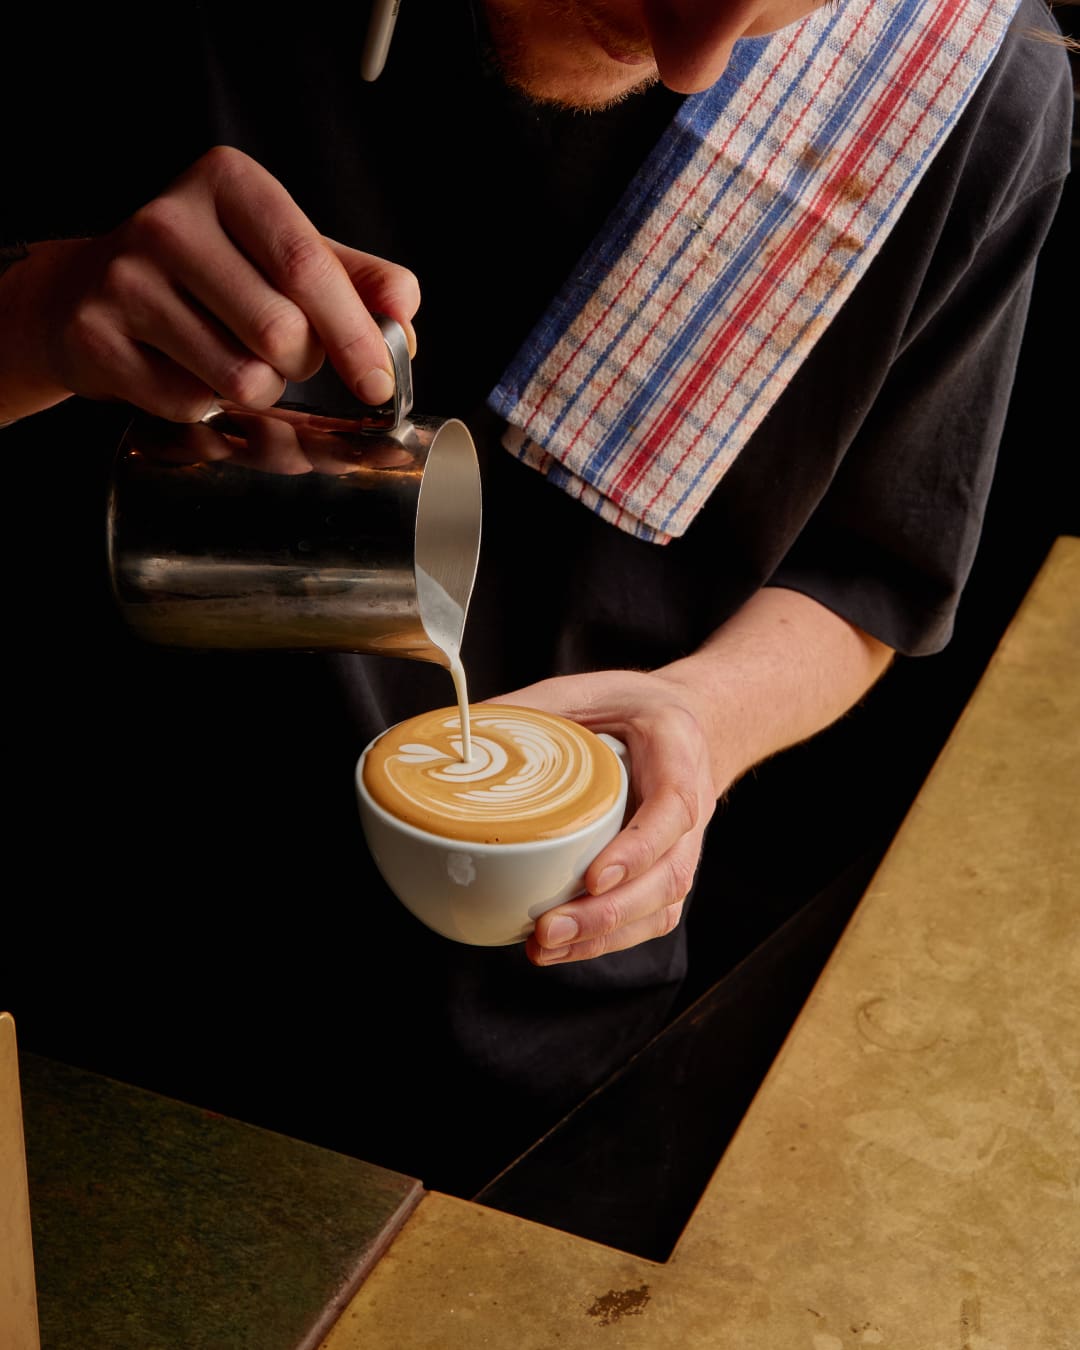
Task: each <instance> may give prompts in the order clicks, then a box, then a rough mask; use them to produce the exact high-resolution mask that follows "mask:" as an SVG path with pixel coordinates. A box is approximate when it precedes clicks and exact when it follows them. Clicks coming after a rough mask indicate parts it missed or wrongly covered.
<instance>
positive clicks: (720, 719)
mask: <svg viewBox="0 0 1080 1350" xmlns="http://www.w3.org/2000/svg"><path fill="white" fill-rule="evenodd" d="M892 656H893V652H892V649H891V648H889V647H887V646H886V645H885V644H884V643H882V642H879V641H878V640H877V639H876V638H873V637H871V636H870V635H869V634H868V633H864V632H863V631H862V630H861V629H859V628H856V627H855V626H854V625H852V624H850V623H848V622H847V621H846V620H845V619H843V618H841V617H840V616H839V615H837V614H835V613H833V612H832V611H831V610H829V609H826V608H825V606H824V605H821V604H819V603H818V602H817V601H816V600H813V599H811V598H810V597H809V596H806V595H803V594H801V593H800V592H798V591H791V590H785V589H781V588H779V587H767V588H765V589H763V590H761V591H759V592H758V593H757V595H755V596H754V597H753V598H752V599H751V600H749V601H748V602H747V603H746V604H745V605H744V606H743V607H742V609H740V610H739V611H738V613H736V614H735V615H733V616H732V618H731V619H729V620H728V621H727V622H726V623H724V624H723V625H722V626H721V627H720V628H718V629H717V630H716V632H715V633H713V635H712V636H711V637H710V638H709V639H708V640H707V641H706V642H705V643H704V644H703V645H702V646H701V647H700V648H699V649H698V650H697V651H696V652H695V653H694V654H693V655H692V656H689V657H686V658H684V659H683V660H680V661H675V662H673V663H672V664H671V665H668V666H664V667H662V668H660V669H659V670H657V671H655V672H654V673H655V674H656V675H657V676H659V677H660V678H661V679H664V680H670V681H672V682H674V683H676V684H678V685H680V686H681V687H682V689H683V690H685V691H686V693H687V694H688V695H689V701H690V703H691V705H692V707H693V708H694V710H695V712H696V714H697V716H698V718H699V720H700V721H701V723H702V731H703V733H704V735H705V739H706V742H707V744H708V748H709V757H710V761H711V765H712V773H713V781H714V784H715V787H716V791H717V795H718V796H719V795H721V794H722V793H723V792H724V791H726V790H727V788H728V787H730V786H731V784H732V783H734V782H735V780H736V779H738V778H739V777H741V776H742V774H744V773H745V772H746V771H747V770H748V769H750V768H752V767H753V766H754V765H755V764H758V763H760V762H761V761H762V760H764V759H767V758H768V757H769V756H770V755H773V754H775V753H776V752H777V751H779V750H783V749H785V748H786V747H788V746H791V745H795V744H797V743H798V742H799V741H803V740H806V739H807V738H808V737H810V736H813V735H814V734H815V733H816V732H818V731H821V730H823V729H824V728H825V727H827V726H829V725H830V723H832V722H834V721H835V720H836V719H837V718H839V717H841V716H842V715H843V714H844V713H845V712H847V711H848V710H849V709H850V708H852V707H853V706H854V705H855V704H856V703H857V702H858V701H859V699H860V698H862V696H863V695H864V694H865V693H866V692H867V690H868V689H870V687H871V686H872V685H873V684H874V683H875V681H876V680H877V679H878V678H879V677H880V676H881V675H882V674H883V673H884V671H885V670H886V669H887V667H888V665H889V663H890V661H891V659H892Z"/></svg>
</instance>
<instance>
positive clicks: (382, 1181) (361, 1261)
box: [0, 1054, 422, 1350]
mask: <svg viewBox="0 0 1080 1350" xmlns="http://www.w3.org/2000/svg"><path fill="white" fill-rule="evenodd" d="M20 1078H21V1090H22V1112H23V1127H24V1133H25V1141H26V1171H27V1176H28V1181H29V1196H30V1210H31V1215H32V1226H33V1252H34V1267H35V1272H34V1273H35V1279H36V1285H37V1310H38V1317H39V1321H40V1330H41V1345H42V1350H179V1348H180V1347H183V1350H313V1347H314V1346H316V1345H318V1343H319V1341H320V1340H321V1338H322V1337H323V1336H324V1335H325V1333H326V1330H327V1328H328V1327H329V1326H330V1325H331V1324H332V1323H333V1322H334V1321H335V1320H336V1319H337V1317H338V1316H339V1314H340V1312H341V1310H342V1308H343V1307H344V1306H345V1305H346V1304H347V1302H348V1300H349V1298H350V1296H351V1295H352V1294H353V1293H354V1291H355V1290H356V1288H357V1287H358V1285H359V1284H360V1282H361V1281H362V1280H363V1278H364V1277H365V1275H366V1274H367V1273H368V1271H369V1270H370V1269H371V1267H372V1265H373V1264H374V1263H375V1261H377V1260H378V1258H379V1256H380V1254H381V1253H382V1251H383V1249H384V1248H385V1247H386V1245H387V1244H388V1243H389V1241H390V1240H391V1238H392V1236H393V1234H394V1233H395V1232H396V1231H397V1230H398V1228H399V1227H400V1225H401V1224H402V1223H403V1222H404V1221H405V1219H406V1218H407V1216H408V1214H409V1213H410V1211H411V1210H412V1208H413V1207H414V1206H415V1204H416V1203H417V1201H418V1200H419V1198H420V1195H421V1193H422V1188H421V1186H420V1183H419V1182H418V1181H416V1180H414V1179H413V1178H411V1177H405V1176H401V1175H399V1174H398V1173H396V1172H389V1171H386V1170H385V1169H383V1168H380V1167H374V1166H372V1165H371V1164H369V1163H365V1162H360V1161H358V1160H357V1159H355V1158H348V1157H344V1156H342V1155H341V1154H338V1153H333V1152H330V1151H329V1150H326V1149H321V1148H316V1147H314V1146H313V1145H310V1144H305V1143H301V1142H299V1141H297V1140H294V1139H289V1138H286V1137H285V1136H284V1135H280V1134H274V1133H272V1132H271V1131H269V1130H263V1129H259V1128H257V1127H256V1126H253V1125H246V1124H243V1123H241V1122H239V1121H235V1120H230V1119H228V1118H226V1117H224V1116H220V1115H217V1114H215V1113H213V1112H211V1111H204V1110H200V1109H198V1108H196V1107H193V1106H188V1105H185V1104H184V1103H181V1102H177V1101H173V1100H171V1099H170V1098H167V1097H161V1096H158V1095H156V1094H154V1093H151V1092H146V1091H144V1090H142V1089H140V1088H135V1087H131V1086H128V1085H126V1084H122V1083H118V1082H115V1081H113V1080H111V1079H109V1078H104V1077H102V1076H100V1075H98V1074H94V1073H87V1072H85V1071H83V1070H80V1069H75V1068H71V1067H69V1066H67V1065H63V1064H58V1063H56V1062H54V1061H52V1060H49V1059H45V1058H42V1057H39V1056H36V1055H29V1054H28V1055H23V1056H21V1059H20ZM0 1345H6V1342H5V1341H4V1337H3V1334H2V1319H0Z"/></svg>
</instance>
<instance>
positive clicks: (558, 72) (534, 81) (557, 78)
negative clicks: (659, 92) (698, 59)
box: [487, 3, 657, 112]
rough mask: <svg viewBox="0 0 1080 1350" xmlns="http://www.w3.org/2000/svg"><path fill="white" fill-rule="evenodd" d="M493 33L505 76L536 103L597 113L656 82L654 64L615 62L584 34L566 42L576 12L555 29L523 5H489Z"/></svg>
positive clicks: (550, 20)
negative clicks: (578, 39) (578, 38)
mask: <svg viewBox="0 0 1080 1350" xmlns="http://www.w3.org/2000/svg"><path fill="white" fill-rule="evenodd" d="M487 9H488V18H489V31H490V36H491V39H492V43H493V45H494V47H495V51H496V53H497V55H498V61H499V66H500V69H501V70H502V73H503V78H504V79H505V80H506V82H507V84H509V85H510V86H511V87H512V88H514V89H517V90H518V91H519V92H520V93H523V94H525V95H526V96H527V97H528V98H531V99H533V100H534V101H535V102H537V103H546V104H553V105H555V106H556V107H561V108H577V109H580V110H582V111H589V112H596V111H599V110H600V109H602V108H610V107H611V106H612V105H613V104H616V103H621V102H622V101H623V99H626V98H629V97H630V96H631V95H632V94H636V93H638V92H639V91H640V90H642V89H647V88H648V87H649V86H650V85H653V84H655V83H656V80H657V75H656V66H655V65H654V64H653V63H652V61H644V62H641V63H639V64H631V63H629V62H624V61H619V60H616V59H615V58H614V57H610V56H607V55H606V54H604V53H603V52H602V51H600V50H599V49H598V48H597V47H596V46H595V45H594V44H592V43H591V42H589V41H588V37H587V34H584V33H583V34H582V35H581V37H582V39H583V40H582V41H580V42H579V41H576V40H568V36H569V35H570V34H571V33H572V31H573V24H572V17H573V16H572V14H571V13H568V14H567V15H566V16H565V23H563V24H562V25H561V26H560V25H556V26H555V27H554V31H553V30H552V18H551V16H550V15H548V16H547V18H546V19H545V17H544V11H539V12H538V11H536V10H531V9H528V8H527V7H524V6H522V5H520V3H506V4H504V5H499V4H489V5H488V6H487Z"/></svg>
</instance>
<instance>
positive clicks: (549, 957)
mask: <svg viewBox="0 0 1080 1350" xmlns="http://www.w3.org/2000/svg"><path fill="white" fill-rule="evenodd" d="M569 955H570V948H569V947H556V948H555V950H554V951H549V950H548V949H547V948H546V947H541V948H540V965H542V966H553V965H555V964H556V963H557V962H559V961H565V960H566V958H567V957H568V956H569Z"/></svg>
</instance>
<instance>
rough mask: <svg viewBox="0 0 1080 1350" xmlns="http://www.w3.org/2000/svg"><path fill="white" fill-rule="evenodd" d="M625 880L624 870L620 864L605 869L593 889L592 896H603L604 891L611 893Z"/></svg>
mask: <svg viewBox="0 0 1080 1350" xmlns="http://www.w3.org/2000/svg"><path fill="white" fill-rule="evenodd" d="M625 880H626V868H625V867H623V866H622V864H621V863H619V864H617V865H616V866H614V867H605V868H604V870H603V871H602V872H601V873H600V876H599V878H598V879H597V882H596V885H595V886H594V887H593V895H603V894H604V892H605V891H613V890H614V889H615V887H616V886H618V885H619V883H620V882H622V881H625Z"/></svg>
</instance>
